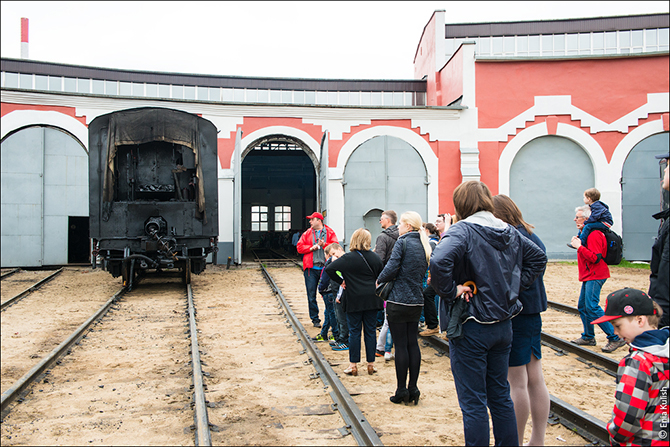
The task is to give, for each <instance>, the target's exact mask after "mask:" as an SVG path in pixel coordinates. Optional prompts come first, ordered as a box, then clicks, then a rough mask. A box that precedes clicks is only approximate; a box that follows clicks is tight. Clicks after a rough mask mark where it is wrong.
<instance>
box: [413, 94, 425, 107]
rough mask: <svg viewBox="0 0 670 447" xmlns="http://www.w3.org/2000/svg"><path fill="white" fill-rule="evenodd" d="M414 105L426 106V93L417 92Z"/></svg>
mask: <svg viewBox="0 0 670 447" xmlns="http://www.w3.org/2000/svg"><path fill="white" fill-rule="evenodd" d="M414 105H415V106H425V105H426V93H425V92H416V93H415V94H414Z"/></svg>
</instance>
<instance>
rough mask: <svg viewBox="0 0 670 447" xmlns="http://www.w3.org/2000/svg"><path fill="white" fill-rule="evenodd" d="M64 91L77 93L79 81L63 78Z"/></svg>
mask: <svg viewBox="0 0 670 447" xmlns="http://www.w3.org/2000/svg"><path fill="white" fill-rule="evenodd" d="M63 90H64V91H66V92H72V93H74V92H76V91H77V80H76V79H74V78H63Z"/></svg>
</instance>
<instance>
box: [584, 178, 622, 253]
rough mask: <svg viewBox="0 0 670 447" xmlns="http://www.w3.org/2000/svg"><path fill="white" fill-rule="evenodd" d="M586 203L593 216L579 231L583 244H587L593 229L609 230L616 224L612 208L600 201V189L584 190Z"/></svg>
mask: <svg viewBox="0 0 670 447" xmlns="http://www.w3.org/2000/svg"><path fill="white" fill-rule="evenodd" d="M584 204H586V205H589V206H590V207H591V217H589V218H588V219H587V220H586V222H584V228H583V229H582V231H581V233H579V239H581V241H582V245H586V239H587V238H588V237H589V234H590V233H591V231H592V230H608V229H609V228H610V227H611V226H612V225H613V224H614V220H612V213H610V208H609V207H608V206H607V204H605V203H603V202H601V201H600V191H598V190H597V189H596V188H589V189H587V190H586V191H584Z"/></svg>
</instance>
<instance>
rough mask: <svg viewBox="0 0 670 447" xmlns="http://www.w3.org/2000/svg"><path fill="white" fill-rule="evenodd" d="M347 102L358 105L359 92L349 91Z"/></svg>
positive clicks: (359, 103) (359, 102)
mask: <svg viewBox="0 0 670 447" xmlns="http://www.w3.org/2000/svg"><path fill="white" fill-rule="evenodd" d="M349 104H351V105H352V106H360V105H361V92H349Z"/></svg>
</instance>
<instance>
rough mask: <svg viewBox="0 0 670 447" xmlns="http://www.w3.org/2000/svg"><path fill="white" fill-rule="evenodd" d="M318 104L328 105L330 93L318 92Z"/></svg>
mask: <svg viewBox="0 0 670 447" xmlns="http://www.w3.org/2000/svg"><path fill="white" fill-rule="evenodd" d="M316 103H317V104H327V103H328V93H327V92H316Z"/></svg>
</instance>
